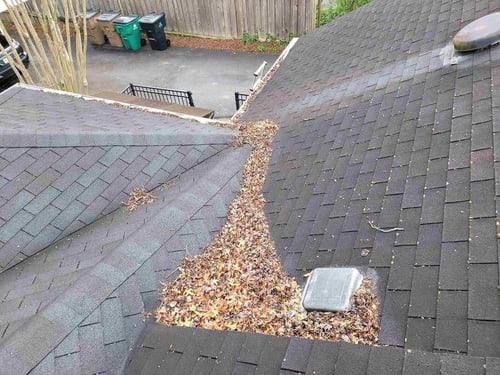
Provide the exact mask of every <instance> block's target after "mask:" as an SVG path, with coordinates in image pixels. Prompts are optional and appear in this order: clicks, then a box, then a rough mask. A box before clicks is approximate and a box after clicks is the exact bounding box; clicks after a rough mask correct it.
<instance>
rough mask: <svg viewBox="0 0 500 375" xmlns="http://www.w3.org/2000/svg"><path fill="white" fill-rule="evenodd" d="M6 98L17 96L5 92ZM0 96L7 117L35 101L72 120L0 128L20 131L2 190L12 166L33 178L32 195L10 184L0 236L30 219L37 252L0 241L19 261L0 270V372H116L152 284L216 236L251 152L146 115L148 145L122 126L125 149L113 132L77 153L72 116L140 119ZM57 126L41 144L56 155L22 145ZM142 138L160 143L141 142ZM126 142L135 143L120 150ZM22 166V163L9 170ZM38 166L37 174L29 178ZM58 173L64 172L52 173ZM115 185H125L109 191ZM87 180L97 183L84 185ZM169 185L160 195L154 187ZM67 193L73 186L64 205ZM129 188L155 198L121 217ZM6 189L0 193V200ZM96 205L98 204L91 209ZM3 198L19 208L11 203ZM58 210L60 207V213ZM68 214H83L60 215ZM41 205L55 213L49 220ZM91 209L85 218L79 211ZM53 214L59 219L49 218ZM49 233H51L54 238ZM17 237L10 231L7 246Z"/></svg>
mask: <svg viewBox="0 0 500 375" xmlns="http://www.w3.org/2000/svg"><path fill="white" fill-rule="evenodd" d="M13 91H14V92H15V91H17V94H16V95H12V93H13ZM23 92H24V93H23ZM34 93H35V94H34ZM32 95H35V96H34V97H32ZM6 96H7V97H8V99H7V100H3V104H2V105H1V106H0V109H1V111H2V112H3V113H6V114H12V115H13V114H14V111H15V110H16V108H17V106H23V103H24V106H26V107H28V104H29V103H30V102H31V101H33V100H35V97H36V98H39V99H37V101H38V102H42V103H44V105H43V106H42V108H43V110H42V112H43V111H47V113H48V112H49V109H51V110H52V111H54V113H56V112H57V110H56V109H55V107H60V106H63V107H64V106H65V105H67V106H68V107H72V108H73V110H75V111H76V112H74V113H73V116H72V118H68V117H67V116H66V115H62V116H61V117H58V116H55V117H54V118H53V119H51V120H47V121H48V122H47V123H45V122H44V121H45V120H43V116H42V117H41V120H40V123H37V122H36V121H32V123H33V129H32V130H31V132H30V130H29V127H28V126H27V125H26V124H29V123H30V121H31V120H30V119H28V117H29V116H30V114H29V111H27V113H24V114H23V113H19V115H18V116H17V117H16V116H12V117H8V121H7V122H6V123H2V124H1V126H0V128H2V131H4V132H5V129H15V128H16V122H18V123H19V124H20V127H22V126H24V127H25V128H26V129H25V130H23V132H22V133H23V134H22V137H21V140H26V142H27V144H26V145H24V144H22V146H27V147H23V148H19V147H17V144H16V145H15V146H14V147H13V146H10V145H9V143H8V142H6V141H5V140H3V139H2V141H1V142H3V144H2V147H3V148H2V149H1V150H0V151H1V153H0V157H2V159H1V160H5V163H4V164H3V168H2V169H0V174H1V175H2V176H3V177H4V178H6V179H7V178H9V182H7V183H6V184H5V185H4V187H5V186H8V185H9V184H12V183H16V182H17V180H18V177H17V176H18V175H16V174H15V173H14V172H10V171H12V170H14V169H15V170H16V171H17V173H18V174H19V173H20V174H22V173H26V174H29V175H30V178H31V177H32V178H31V180H32V182H31V183H30V184H31V186H32V187H31V188H29V189H28V187H27V186H30V185H22V186H21V185H16V187H17V188H18V189H17V191H16V192H15V194H11V195H10V196H6V195H3V197H4V199H5V202H3V205H2V206H1V207H0V210H1V213H2V215H7V214H8V213H9V212H10V213H11V218H8V219H7V220H6V221H5V224H4V223H2V224H3V226H1V227H0V233H4V234H6V233H13V232H14V230H10V231H8V230H3V229H4V226H12V225H13V224H12V222H13V220H12V217H16V215H26V216H28V215H31V216H30V219H29V220H28V221H27V222H26V223H23V224H22V225H20V227H19V228H18V233H23V234H24V233H27V234H34V235H33V238H32V239H31V241H32V243H34V244H36V245H37V247H32V248H30V249H31V250H30V251H32V252H31V253H27V250H26V248H27V247H23V246H22V243H21V242H12V241H11V242H8V241H7V242H5V243H2V245H3V247H2V248H1V249H0V254H2V256H4V255H5V254H6V253H7V252H8V251H10V252H11V253H13V252H17V253H16V254H20V256H21V257H23V258H26V257H27V258H26V259H24V260H21V259H17V262H12V261H10V263H6V264H5V267H4V269H3V270H2V272H0V363H2V369H3V370H0V373H3V372H2V371H7V373H12V374H14V373H15V374H22V373H28V372H30V371H32V372H30V373H41V374H53V373H65V374H67V373H73V372H74V373H103V372H106V373H119V372H121V370H122V369H123V367H124V365H125V360H126V358H127V355H128V353H129V350H130V348H131V347H132V346H133V345H134V343H135V340H136V338H137V337H138V335H139V333H140V332H141V331H142V329H143V327H144V316H143V313H144V311H152V310H153V309H154V307H155V306H156V304H157V301H158V297H159V288H160V283H161V282H162V281H165V280H166V279H167V278H168V277H169V276H170V277H172V276H174V275H175V269H176V267H177V265H178V263H179V262H180V260H181V259H182V258H183V257H184V256H186V255H191V256H192V255H194V254H197V253H199V252H200V251H201V250H202V249H203V248H204V247H205V246H206V245H207V244H208V243H209V242H210V241H211V238H212V237H213V235H214V234H215V233H217V232H218V231H219V229H220V227H221V225H222V223H223V221H224V219H225V215H226V207H227V205H228V204H229V202H230V201H231V200H232V199H233V197H234V196H235V194H236V192H237V191H238V190H239V181H240V177H241V168H242V165H243V163H244V161H245V160H246V158H247V157H248V155H249V150H248V149H247V148H239V149H234V148H232V146H231V142H232V137H233V135H234V132H233V131H229V130H225V129H221V128H217V127H214V126H206V125H202V124H195V123H191V122H188V121H185V120H179V119H177V118H171V117H167V116H165V115H159V114H151V113H142V114H144V117H143V120H144V121H147V122H145V124H146V125H150V127H151V128H150V130H148V135H147V137H144V136H143V133H142V132H143V131H144V130H140V129H139V130H137V131H135V129H133V128H132V129H133V130H132V131H129V133H131V137H132V138H130V139H128V138H124V139H125V141H124V143H125V144H123V143H121V141H120V139H121V138H120V137H118V136H117V132H118V133H119V132H120V131H118V130H116V129H111V130H109V135H107V136H106V137H105V138H102V141H103V142H109V143H107V144H106V143H104V144H102V145H100V146H85V147H81V146H80V144H79V142H80V141H81V140H82V139H85V137H84V136H82V134H84V133H85V131H84V130H83V131H82V132H81V133H80V132H79V129H80V126H83V128H84V129H86V128H87V127H88V126H89V125H88V123H85V124H82V123H80V122H79V120H78V119H79V118H80V117H82V118H83V117H85V116H84V114H85V112H86V111H89V110H91V112H92V113H93V114H94V115H95V116H96V117H95V118H96V119H97V118H99V113H101V115H102V116H103V117H102V118H106V117H105V116H106V115H108V112H114V111H116V112H117V113H115V114H113V116H114V117H115V120H117V121H118V120H119V121H121V122H123V123H126V121H128V119H129V118H133V117H134V116H136V114H137V113H138V112H137V111H133V110H129V109H125V108H117V107H113V106H109V105H107V104H103V103H100V102H94V101H91V100H87V99H85V100H84V99H81V98H77V97H72V96H68V95H61V94H55V93H45V92H40V91H37V90H35V89H31V88H22V87H21V88H19V87H17V88H14V89H13V90H9V91H7V92H6V93H5V94H0V101H2V99H5V97H6ZM28 98H29V99H30V101H28V102H26V100H28ZM14 99H15V103H14V104H12V106H10V105H9V102H10V101H11V100H12V101H14ZM139 113H141V112H139ZM87 121H88V120H87ZM96 121H97V120H96ZM101 121H102V120H101ZM71 122H72V124H71ZM84 122H85V121H84ZM37 124H39V125H40V128H39V129H37ZM43 124H45V125H43ZM50 124H53V127H51V125H50ZM98 124H99V123H98V122H96V123H94V125H93V129H92V136H98V137H100V135H101V134H102V132H104V131H105V130H102V131H101V130H100V129H99V127H98ZM42 125H43V126H44V127H46V128H42ZM59 125H60V126H61V127H66V128H67V129H68V131H71V132H72V133H73V134H75V137H71V139H65V136H64V135H59V136H60V137H61V138H60V139H58V138H57V137H58V135H57V132H54V134H51V136H50V138H47V139H50V140H54V139H55V141H54V143H58V144H59V146H53V145H52V146H45V145H44V146H43V147H36V145H33V144H30V139H35V138H34V137H33V136H34V135H35V136H36V135H38V134H39V133H46V134H50V133H51V132H52V130H51V129H57V128H58V127H59ZM182 127H184V128H182ZM124 129H125V127H124ZM155 129H156V130H155ZM198 129H199V130H200V131H199V132H196V131H197V130H198ZM125 130H126V129H125ZM8 131H10V130H8ZM8 131H7V132H8ZM135 133H137V134H135ZM171 133H172V134H171ZM195 133H196V134H195ZM12 134H15V131H12ZM123 134H125V132H124V133H123ZM193 134H195V135H193ZM13 136H14V135H13ZM148 137H149V139H153V140H155V143H158V144H156V145H154V146H152V145H148V144H147V142H148V140H147V138H148ZM64 139H65V140H64ZM99 139H101V138H99ZM63 140H64V143H62V142H63ZM134 140H135V141H134ZM132 141H134V142H135V143H131V144H128V143H130V142H132ZM23 142H24V141H23ZM44 142H45V141H44ZM74 142H75V143H74ZM116 142H118V143H116ZM169 142H172V143H169ZM84 151H86V152H84ZM47 154H49V155H51V157H50V158H47ZM69 155H75V156H74V157H72V156H69ZM3 156H6V157H5V158H3ZM21 158H24V159H28V158H31V159H29V163H19V160H20V159H21ZM16 163H18V164H16ZM117 163H120V165H122V168H119V167H118V166H117ZM36 164H37V165H40V169H42V168H41V166H43V167H44V168H45V169H44V170H43V171H39V170H38V169H37V168H35V167H34V165H36ZM60 164H64V165H65V169H62V167H61V169H59V165H60ZM13 165H15V168H13V167H12V166H13ZM96 166H98V172H96V173H94V174H93V177H92V178H91V177H88V183H86V184H85V183H83V182H84V180H85V181H87V180H86V179H85V176H86V175H89V173H88V171H92V170H93V169H94V168H95V167H96ZM132 167H133V168H132ZM72 168H73V169H74V168H78V170H79V173H73V174H68V172H67V171H68V170H71V169H72ZM35 170H37V171H38V172H40V173H39V175H43V174H44V173H45V171H47V170H53V171H56V172H57V175H56V174H55V173H54V175H55V177H53V178H50V179H43V182H42V180H41V179H38V178H37V176H35V175H34V174H35V173H38V172H35ZM68 176H70V177H68ZM68 180H69V182H67V183H66V186H65V187H64V188H58V186H59V184H61V183H62V182H61V181H68ZM119 180H123V181H122V182H120V183H117V182H116V181H119ZM95 181H101V184H102V185H104V184H105V183H107V184H106V186H104V187H101V186H100V185H99V186H100V187H99V188H92V187H93V186H96V185H95V184H96V182H95ZM168 181H169V182H170V183H169V184H168V185H169V187H163V186H162V184H163V183H165V182H168ZM172 181H173V182H172ZM71 186H78V187H80V189H79V191H77V192H76V193H75V194H73V195H70V196H67V192H68V191H71V190H72V189H71ZM137 186H146V188H148V189H151V190H153V192H154V195H155V197H156V199H155V201H154V202H153V203H152V204H149V205H147V206H144V207H141V208H139V209H137V210H136V211H134V212H128V211H127V210H126V208H124V207H123V206H122V204H121V203H122V202H123V201H125V200H126V198H127V196H126V193H128V191H129V190H130V189H131V188H132V187H137ZM86 187H87V188H89V187H90V188H92V191H95V194H94V195H93V198H89V199H87V198H85V197H86V193H85V192H86V191H87V190H86ZM30 189H31V190H30ZM34 189H36V190H37V192H36V193H35V192H34V191H32V190H34ZM47 189H50V190H51V191H53V192H54V194H52V195H51V198H50V200H49V199H47V201H45V203H44V204H45V206H44V207H41V208H39V209H38V210H37V211H34V210H32V209H31V206H30V204H32V203H31V202H32V201H34V200H35V201H36V200H37V199H38V198H39V197H44V196H45V195H44V194H43V192H44V191H45V190H47ZM107 189H108V190H107ZM5 191H7V190H2V189H1V188H0V194H1V193H2V192H5ZM8 191H11V190H8ZM106 191H108V193H106ZM28 193H30V194H32V195H33V197H32V199H31V200H27V201H25V200H22V199H18V196H23V195H27V194H28ZM106 194H108V195H106ZM109 197H111V198H112V199H110V198H109ZM100 200H102V201H105V203H106V204H102V205H97V207H96V205H95V203H96V202H100ZM13 201H14V202H21V201H22V202H23V204H14V205H13V204H12V202H13ZM58 201H64V202H66V203H65V204H66V206H67V207H70V208H65V207H66V206H60V205H59V204H57V202H58ZM73 205H78V206H79V207H81V209H80V210H79V211H78V212H76V213H75V214H73V215H69V214H68V212H70V211H71V212H73V211H72V209H71V206H73ZM39 206H41V204H38V206H37V205H34V206H33V207H39ZM47 207H49V208H51V209H52V210H54V211H55V210H60V211H58V213H57V214H55V215H52V216H50V215H48V213H47ZM89 208H90V209H92V208H94V210H93V211H91V213H89V212H88V211H90V209H89ZM61 215H65V216H66V219H67V220H63V219H58V218H60V216H61ZM84 218H85V219H84ZM14 221H15V220H14ZM33 222H36V223H38V222H40V223H42V222H43V225H42V224H37V225H36V227H37V228H38V229H39V232H36V233H35V232H34V231H33V233H30V232H31V229H30V228H31V227H32V226H33V227H35V226H34V225H32V223H33ZM52 227H54V228H58V229H59V230H58V231H57V232H56V233H55V234H53V233H52V231H51V230H50V228H52ZM2 230H3V231H2ZM38 233H41V234H40V235H41V236H44V237H43V238H46V242H44V241H42V237H39V236H37V235H38ZM25 236H26V235H25ZM18 237H19V236H18ZM18 237H16V234H15V233H14V235H13V238H18ZM48 237H50V238H48ZM7 369H8V370H7Z"/></svg>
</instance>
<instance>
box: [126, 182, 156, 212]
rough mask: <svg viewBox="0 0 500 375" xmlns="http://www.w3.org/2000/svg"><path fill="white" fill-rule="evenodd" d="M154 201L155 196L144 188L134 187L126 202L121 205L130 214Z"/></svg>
mask: <svg viewBox="0 0 500 375" xmlns="http://www.w3.org/2000/svg"><path fill="white" fill-rule="evenodd" d="M155 199H156V198H155V196H154V195H153V194H152V193H151V192H149V191H147V190H146V189H145V188H143V187H136V188H133V189H132V190H131V191H130V193H129V194H128V199H127V201H126V202H123V204H124V205H125V207H127V210H128V211H130V212H131V211H135V210H137V209H138V208H139V207H141V206H144V205H146V204H150V203H153V202H154V201H155Z"/></svg>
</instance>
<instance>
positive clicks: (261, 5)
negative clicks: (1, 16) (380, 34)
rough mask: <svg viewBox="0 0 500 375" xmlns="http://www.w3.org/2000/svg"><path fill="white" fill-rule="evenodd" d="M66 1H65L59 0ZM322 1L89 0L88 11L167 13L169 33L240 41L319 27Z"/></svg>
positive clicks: (296, 32) (285, 35) (284, 35)
mask: <svg viewBox="0 0 500 375" xmlns="http://www.w3.org/2000/svg"><path fill="white" fill-rule="evenodd" d="M59 1H66V0H59ZM320 1H321V0H87V6H88V8H100V9H101V10H103V11H106V10H110V9H117V10H118V9H120V5H121V6H122V7H123V11H124V12H125V13H133V14H146V13H149V12H153V11H156V12H165V14H166V16H167V31H169V32H179V33H185V34H191V35H200V36H207V37H214V38H241V36H242V35H243V33H244V32H247V33H249V34H251V35H255V34H257V35H259V37H260V38H262V39H264V38H266V36H267V35H274V36H277V37H280V38H287V37H288V36H289V34H290V33H293V34H299V35H300V34H304V33H306V32H308V31H312V30H314V28H315V27H316V25H315V23H316V9H317V6H318V3H319V2H320Z"/></svg>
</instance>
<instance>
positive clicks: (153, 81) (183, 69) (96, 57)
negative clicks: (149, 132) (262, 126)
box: [87, 46, 278, 118]
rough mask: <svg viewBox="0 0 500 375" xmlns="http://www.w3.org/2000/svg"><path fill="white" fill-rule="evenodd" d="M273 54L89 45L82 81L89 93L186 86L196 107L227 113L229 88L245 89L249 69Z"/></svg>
mask: <svg viewBox="0 0 500 375" xmlns="http://www.w3.org/2000/svg"><path fill="white" fill-rule="evenodd" d="M277 57H278V55H264V54H255V53H248V52H236V53H235V52H228V51H209V50H202V49H189V48H178V47H170V48H168V49H167V50H165V51H152V50H151V49H150V47H149V46H145V47H143V48H142V49H141V50H140V51H139V52H129V51H125V50H121V49H112V48H111V47H100V48H95V47H92V46H89V49H88V53H87V79H88V82H89V94H91V95H92V94H96V93H98V92H99V91H114V92H120V91H121V90H122V89H123V88H125V87H126V86H127V85H128V84H129V83H130V82H132V83H135V84H138V85H150V86H158V87H165V88H170V89H176V90H190V91H191V92H192V93H193V99H194V103H195V105H196V106H198V107H205V108H209V109H213V110H215V116H216V117H218V118H221V117H231V116H232V115H233V114H234V112H235V110H236V108H235V104H234V92H235V91H239V92H243V93H247V92H248V90H249V88H250V86H251V85H252V80H253V72H254V71H255V70H256V69H257V68H258V67H259V65H260V64H261V63H262V62H263V61H267V62H268V65H267V67H268V68H269V67H270V66H271V65H272V63H273V62H274V61H275V60H276V59H277Z"/></svg>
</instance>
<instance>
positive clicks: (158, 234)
mask: <svg viewBox="0 0 500 375" xmlns="http://www.w3.org/2000/svg"><path fill="white" fill-rule="evenodd" d="M248 151H249V150H248V147H244V148H239V149H227V150H225V151H224V152H221V153H219V158H216V159H213V158H210V159H213V160H210V163H209V164H211V168H207V163H201V164H199V165H198V167H199V168H196V169H201V170H203V171H204V172H203V174H202V175H201V176H199V178H198V179H197V180H196V181H195V180H190V178H191V176H192V173H191V172H190V173H186V176H185V177H184V178H183V181H184V182H185V183H184V184H182V186H189V188H188V189H187V190H185V191H182V190H181V189H180V187H181V186H173V187H171V189H176V190H177V191H179V192H180V196H177V197H176V199H175V200H173V201H171V202H168V206H167V207H166V208H164V209H162V210H159V211H158V212H156V213H154V215H153V216H152V217H151V219H150V220H148V221H147V223H144V224H143V225H142V226H141V227H140V228H138V229H137V230H136V231H134V232H133V233H131V234H130V236H128V237H127V241H125V240H124V241H123V242H122V243H121V244H119V245H118V246H117V247H116V248H115V249H113V250H112V251H111V252H110V253H109V254H108V255H107V256H105V258H104V259H103V260H102V261H101V262H99V263H98V264H96V265H95V266H93V267H91V269H89V270H88V271H87V272H85V273H84V274H83V275H81V276H80V277H79V278H78V279H77V280H76V281H75V282H74V283H73V284H72V285H71V286H69V287H68V288H67V289H66V290H65V291H64V292H63V293H62V294H61V295H59V296H58V297H57V298H56V299H55V300H54V301H52V302H51V303H50V304H49V305H47V306H45V307H44V308H43V309H42V310H41V311H39V312H38V314H36V315H34V316H32V317H31V318H30V319H29V320H28V322H27V323H26V324H24V325H23V326H21V327H20V328H19V329H17V330H16V331H14V332H13V333H12V334H11V335H10V336H9V337H7V338H6V339H5V340H4V341H3V342H2V343H1V344H0V358H1V360H0V361H1V362H2V363H4V364H9V363H10V364H12V365H13V366H14V363H17V366H16V368H17V367H19V363H22V364H23V366H22V367H23V371H24V372H28V371H30V370H31V369H32V368H33V367H35V366H36V365H37V364H38V363H39V362H40V361H41V360H42V359H43V358H44V357H45V356H46V355H47V354H48V353H50V352H51V351H52V350H53V349H54V348H55V347H56V346H57V345H58V344H59V343H60V342H61V341H62V340H63V339H64V338H65V337H66V336H67V335H68V334H69V333H70V332H71V331H73V330H74V329H75V328H77V327H78V325H79V324H81V322H83V321H84V320H85V319H86V318H87V317H88V316H89V315H91V314H92V312H93V311H94V310H95V309H96V308H98V307H99V305H100V304H101V303H102V302H103V301H104V300H105V299H106V298H107V297H108V296H109V295H111V294H112V293H113V291H115V290H116V289H117V288H118V287H119V286H120V285H122V284H123V283H124V282H125V281H126V280H127V279H128V278H129V277H131V276H132V275H133V274H134V272H136V271H137V270H138V269H139V268H140V267H141V266H142V265H143V264H144V263H145V262H146V261H147V260H148V259H149V258H150V257H151V256H152V255H153V254H154V253H155V252H156V251H157V250H158V249H160V248H161V246H162V244H163V243H165V242H166V241H168V239H169V238H171V237H172V236H173V235H174V234H175V233H176V232H177V231H178V230H179V229H181V228H182V226H183V225H184V224H185V223H186V222H187V221H188V220H189V219H190V218H191V217H193V216H194V215H195V214H196V213H197V212H198V211H199V210H200V209H201V208H202V207H203V206H204V205H205V204H206V203H207V202H208V201H209V200H210V199H211V198H212V197H213V196H214V195H215V194H217V192H218V191H219V190H220V188H221V187H220V182H221V181H229V180H230V179H231V178H232V177H233V176H235V175H236V174H238V173H240V167H241V164H242V163H243V162H244V160H246V158H247V157H248V154H249V152H248ZM238 161H239V162H238ZM199 172H200V171H199ZM42 332H43V333H42ZM26 337H30V338H31V339H30V340H31V343H32V344H33V343H34V342H36V341H39V345H36V344H35V345H30V348H27V347H26V346H25V345H24V343H25V341H24V340H25V339H26ZM33 347H35V348H38V352H34V351H33Z"/></svg>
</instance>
